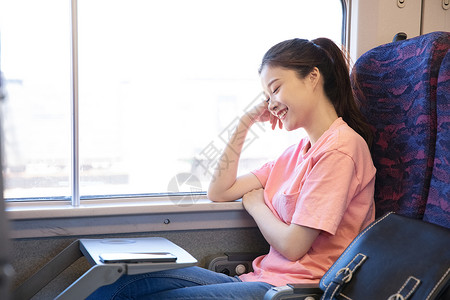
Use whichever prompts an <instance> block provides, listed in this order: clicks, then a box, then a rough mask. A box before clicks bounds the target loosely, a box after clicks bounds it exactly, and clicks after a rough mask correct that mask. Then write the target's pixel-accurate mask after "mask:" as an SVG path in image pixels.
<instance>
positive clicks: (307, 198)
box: [291, 150, 359, 235]
mask: <svg viewBox="0 0 450 300" xmlns="http://www.w3.org/2000/svg"><path fill="white" fill-rule="evenodd" d="M358 183H359V181H358V179H357V177H356V174H355V164H354V161H353V159H352V158H351V157H350V156H348V155H346V154H344V153H342V152H340V151H338V150H333V151H330V152H327V153H325V154H324V155H323V156H322V157H321V158H320V159H319V160H318V161H317V162H316V163H315V165H314V167H313V169H312V170H311V172H310V174H309V175H308V177H307V178H306V179H305V182H304V184H303V186H302V189H301V191H300V194H299V197H298V200H297V204H296V206H295V212H294V214H293V216H292V221H291V222H292V223H295V224H297V225H302V226H308V227H311V228H316V229H320V230H324V231H326V232H328V233H330V234H333V235H334V234H335V233H336V230H337V228H338V226H339V224H340V222H341V220H342V217H343V215H344V213H345V211H346V209H347V206H348V204H349V202H350V200H351V199H352V198H353V196H354V195H355V192H356V189H357V188H358Z"/></svg>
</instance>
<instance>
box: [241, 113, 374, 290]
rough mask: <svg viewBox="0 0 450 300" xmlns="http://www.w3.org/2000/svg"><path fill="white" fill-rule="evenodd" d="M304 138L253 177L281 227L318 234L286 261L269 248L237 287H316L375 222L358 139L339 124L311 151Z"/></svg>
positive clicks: (369, 170) (369, 167)
mask: <svg viewBox="0 0 450 300" xmlns="http://www.w3.org/2000/svg"><path fill="white" fill-rule="evenodd" d="M310 145H311V144H310V142H309V140H308V139H307V138H305V139H303V140H301V141H300V143H299V144H298V145H294V146H292V147H290V148H288V149H287V150H286V151H285V152H284V153H283V154H282V155H281V156H280V157H279V158H278V159H277V160H275V161H273V162H270V163H267V164H265V165H264V166H262V167H261V168H260V169H258V170H256V171H254V172H253V173H254V174H255V175H256V176H257V177H258V179H259V181H260V182H261V184H262V186H263V187H264V199H265V202H266V204H267V206H268V207H269V208H270V209H271V210H272V212H273V213H274V215H275V216H277V217H278V218H279V219H280V220H282V221H283V222H285V223H286V224H291V223H294V224H297V225H302V226H307V227H311V228H316V229H320V230H321V232H320V234H319V236H318V237H317V238H316V240H315V241H314V242H313V244H312V246H311V248H310V249H309V251H308V252H307V253H306V254H305V255H304V256H303V257H302V258H300V259H299V260H297V261H290V260H288V259H287V258H285V257H284V256H283V255H281V254H280V253H279V252H278V251H277V250H275V249H274V248H273V247H270V251H269V253H268V254H267V255H263V256H260V257H258V258H256V259H255V260H254V262H253V269H254V272H251V273H248V274H244V275H241V276H240V279H241V280H242V281H263V282H267V283H270V284H273V285H276V286H279V285H285V284H287V283H313V282H318V281H319V280H320V278H321V277H322V276H323V275H324V274H325V272H326V271H327V270H328V268H330V267H331V265H332V264H333V263H334V262H335V261H336V259H337V258H338V257H339V255H341V253H342V252H343V251H344V250H345V248H346V247H347V246H348V245H349V244H350V242H351V241H352V240H353V239H354V238H355V237H356V235H358V233H359V232H360V231H361V230H362V229H363V228H364V227H366V226H367V225H368V224H369V223H370V222H372V221H373V220H374V217H375V207H374V199H373V195H374V185H375V172H376V170H375V167H374V166H373V163H372V158H371V156H370V152H369V148H368V147H367V144H366V142H365V141H364V139H363V138H362V137H361V136H360V135H358V134H357V133H356V132H355V131H354V130H353V129H351V128H350V127H349V126H348V125H347V123H345V122H344V121H343V120H342V118H339V119H337V120H336V121H334V122H333V124H332V125H331V126H330V128H329V129H328V130H327V131H326V132H325V133H324V134H323V135H322V136H321V137H320V138H319V140H318V141H317V142H316V143H315V144H314V145H313V146H312V147H311V146H310Z"/></svg>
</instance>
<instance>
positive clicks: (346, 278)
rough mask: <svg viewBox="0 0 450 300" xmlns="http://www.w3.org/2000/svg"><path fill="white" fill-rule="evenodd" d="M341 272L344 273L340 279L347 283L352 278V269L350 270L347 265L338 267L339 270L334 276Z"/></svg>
mask: <svg viewBox="0 0 450 300" xmlns="http://www.w3.org/2000/svg"><path fill="white" fill-rule="evenodd" d="M342 273H344V275H345V276H344V277H343V278H342V281H343V282H344V283H349V282H350V280H352V276H353V271H352V270H351V269H350V268H349V267H345V268H342V269H340V270H339V271H337V273H336V277H337V276H338V275H341V274H342Z"/></svg>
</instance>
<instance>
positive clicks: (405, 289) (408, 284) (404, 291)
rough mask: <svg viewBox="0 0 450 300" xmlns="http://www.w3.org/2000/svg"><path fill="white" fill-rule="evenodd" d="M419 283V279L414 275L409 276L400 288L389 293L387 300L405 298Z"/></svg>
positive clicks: (402, 299) (404, 299) (401, 299)
mask: <svg viewBox="0 0 450 300" xmlns="http://www.w3.org/2000/svg"><path fill="white" fill-rule="evenodd" d="M419 284H420V280H419V279H417V278H416V277H414V276H409V277H408V279H407V280H406V281H405V283H404V284H403V286H402V287H401V288H400V290H399V291H398V292H397V293H395V294H393V295H391V296H390V297H389V298H388V300H406V299H408V298H409V297H410V296H411V295H412V294H413V293H414V291H415V290H416V289H417V287H418V286H419Z"/></svg>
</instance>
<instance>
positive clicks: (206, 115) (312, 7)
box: [0, 0, 344, 200]
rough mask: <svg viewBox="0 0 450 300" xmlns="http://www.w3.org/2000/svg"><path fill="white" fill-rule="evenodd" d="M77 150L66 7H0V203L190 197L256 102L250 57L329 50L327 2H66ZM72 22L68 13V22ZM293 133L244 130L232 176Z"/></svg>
mask: <svg viewBox="0 0 450 300" xmlns="http://www.w3.org/2000/svg"><path fill="white" fill-rule="evenodd" d="M77 3H78V6H77V13H78V27H77V28H75V30H76V32H77V35H78V60H76V62H75V64H76V66H77V68H78V90H77V91H76V92H77V94H78V116H79V118H78V123H77V124H78V128H79V131H78V132H79V139H78V150H79V151H78V152H77V153H75V154H72V152H71V147H72V146H71V141H72V139H71V136H72V135H73V130H72V128H71V118H72V116H73V114H72V113H71V107H70V103H71V97H72V95H73V93H72V92H71V86H72V82H71V80H72V77H71V63H72V57H71V32H72V28H71V26H72V23H71V20H70V14H71V11H70V8H71V3H70V1H69V0H66V1H61V0H40V1H35V0H28V1H26V0H3V1H2V2H1V4H0V22H1V47H2V48H1V49H2V52H1V68H2V71H3V75H4V78H5V82H6V93H7V98H6V100H5V101H4V103H3V118H4V120H3V124H4V126H3V127H4V140H5V145H4V152H5V157H6V160H5V162H6V167H5V170H4V176H5V197H6V198H7V199H9V200H25V199H27V200H30V199H31V200H39V199H67V200H70V199H71V196H72V195H71V193H72V192H71V187H70V182H71V180H70V178H71V176H72V173H73V171H72V169H71V163H70V161H71V155H78V159H79V167H80V168H79V175H80V180H79V193H80V195H81V197H82V198H86V199H89V198H98V197H107V198H114V197H117V196H122V195H128V196H129V195H161V194H171V193H179V192H196V193H202V192H204V191H205V189H206V188H207V185H208V182H209V180H210V179H211V173H212V171H213V167H214V164H215V162H216V161H217V159H218V155H219V154H220V152H221V151H222V149H223V148H224V146H225V142H226V141H227V139H228V132H229V130H230V129H231V128H233V126H234V122H235V121H236V118H237V117H238V116H240V115H241V114H242V113H243V112H244V111H245V110H246V109H247V108H248V107H250V106H252V105H254V104H255V103H256V102H258V101H262V94H261V87H260V81H259V77H258V74H257V69H258V67H259V63H260V60H261V58H262V55H263V54H264V52H265V51H266V50H267V49H268V48H269V47H270V46H272V45H273V44H275V43H277V42H279V41H281V40H284V39H289V38H294V37H301V38H307V39H312V38H315V37H319V36H326V37H329V38H331V39H333V40H334V41H336V42H337V43H340V42H341V40H342V36H343V31H344V30H343V27H342V25H343V22H342V20H343V15H344V14H343V6H342V3H341V1H340V0H320V1H317V0H310V1H300V0H282V1H274V0H263V1H242V0H229V1H218V0H214V1H211V0H190V1H186V0H173V1H149V0H113V1H111V0H78V1H77ZM72 13H73V12H72ZM302 134H303V133H302V132H291V133H288V132H285V131H280V130H278V131H275V132H272V131H271V130H270V129H269V127H268V126H255V128H254V130H252V131H251V132H250V134H249V136H248V137H247V141H246V142H247V143H246V146H245V149H244V151H243V153H242V164H241V169H240V172H246V171H249V170H251V169H253V168H256V167H258V166H259V165H261V164H262V163H263V162H265V161H267V160H270V159H273V158H275V157H276V156H278V155H279V154H280V152H281V151H282V150H283V149H284V148H286V147H287V146H288V145H290V144H293V143H295V141H296V140H298V138H299V135H302Z"/></svg>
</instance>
